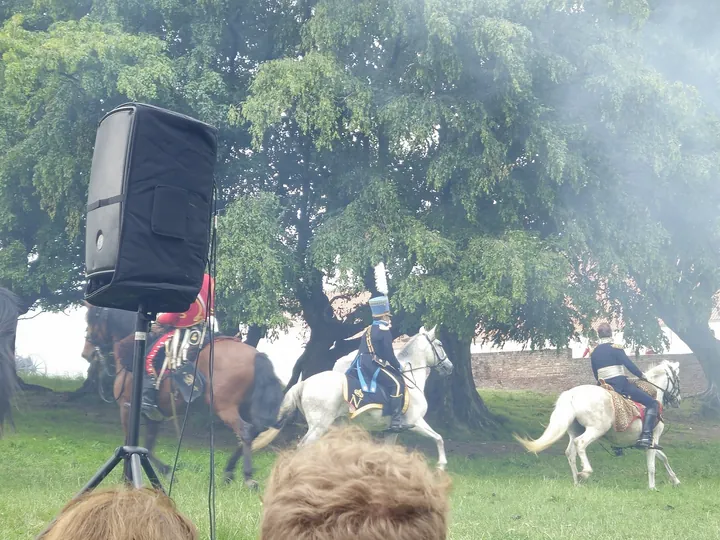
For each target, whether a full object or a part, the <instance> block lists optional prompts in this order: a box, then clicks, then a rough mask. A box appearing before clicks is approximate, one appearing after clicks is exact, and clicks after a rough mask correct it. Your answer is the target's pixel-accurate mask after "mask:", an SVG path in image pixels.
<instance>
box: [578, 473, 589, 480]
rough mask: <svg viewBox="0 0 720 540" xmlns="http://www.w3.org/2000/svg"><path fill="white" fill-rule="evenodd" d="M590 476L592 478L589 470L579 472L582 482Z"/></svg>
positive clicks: (579, 478)
mask: <svg viewBox="0 0 720 540" xmlns="http://www.w3.org/2000/svg"><path fill="white" fill-rule="evenodd" d="M588 478H590V473H589V472H584V471H583V472H580V473H578V480H579V481H580V482H584V481H586V480H587V479H588Z"/></svg>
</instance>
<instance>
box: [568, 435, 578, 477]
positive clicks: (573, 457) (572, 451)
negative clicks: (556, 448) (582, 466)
mask: <svg viewBox="0 0 720 540" xmlns="http://www.w3.org/2000/svg"><path fill="white" fill-rule="evenodd" d="M568 436H569V438H570V442H568V445H567V448H566V449H565V457H567V460H568V463H569V464H570V472H572V477H573V484H575V485H576V486H577V484H578V470H577V448H576V447H575V436H574V435H573V434H572V433H570V431H568Z"/></svg>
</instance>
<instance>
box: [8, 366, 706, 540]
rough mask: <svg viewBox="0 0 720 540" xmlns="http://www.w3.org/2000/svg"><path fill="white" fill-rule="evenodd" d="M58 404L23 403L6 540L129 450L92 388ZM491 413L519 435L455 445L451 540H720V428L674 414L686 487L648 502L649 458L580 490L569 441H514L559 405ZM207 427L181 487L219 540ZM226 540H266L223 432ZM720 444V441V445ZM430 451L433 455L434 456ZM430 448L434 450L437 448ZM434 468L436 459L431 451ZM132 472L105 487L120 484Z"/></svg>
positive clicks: (601, 468) (197, 425) (11, 447)
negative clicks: (541, 450)
mask: <svg viewBox="0 0 720 540" xmlns="http://www.w3.org/2000/svg"><path fill="white" fill-rule="evenodd" d="M28 382H32V383H35V384H40V385H44V386H49V387H52V388H54V389H56V390H58V392H57V393H51V392H46V393H42V392H37V393H36V392H32V393H26V394H24V395H23V396H22V397H21V399H20V400H19V402H18V407H19V410H18V411H16V414H15V421H16V424H17V432H16V433H13V432H12V431H9V432H8V433H7V435H6V436H5V438H3V439H2V440H0V539H3V540H16V539H17V540H19V539H28V538H33V537H34V535H36V534H37V533H38V532H40V531H41V530H42V529H43V527H44V526H45V524H46V523H47V522H48V521H49V520H50V519H52V517H53V516H54V515H55V513H56V512H57V511H58V510H59V509H60V508H61V507H62V506H63V504H64V503H65V502H66V501H67V500H68V499H69V498H70V497H72V495H73V494H74V493H75V492H76V491H77V490H78V489H79V488H80V487H81V486H82V485H83V484H84V483H85V482H86V481H87V480H88V479H89V478H90V476H91V475H92V474H93V473H94V472H95V471H96V470H97V468H98V467H99V466H100V465H101V464H102V463H103V462H104V461H105V460H106V459H107V458H108V457H109V456H110V455H111V453H112V452H113V450H114V448H115V447H116V446H117V445H118V443H119V442H120V441H121V438H122V437H121V432H120V427H119V423H118V417H117V407H116V406H115V405H114V404H109V405H108V404H100V405H98V404H96V403H94V402H93V403H87V402H83V401H68V400H67V398H66V396H67V394H62V393H60V392H67V391H70V390H72V389H73V388H76V387H77V386H78V385H79V384H80V383H81V381H78V380H55V379H44V378H34V379H32V380H30V381H28ZM483 397H484V398H485V399H486V401H487V402H488V405H489V406H490V408H491V410H493V411H494V412H496V413H499V414H502V415H504V416H506V417H507V418H508V421H507V423H506V426H507V427H508V432H507V433H493V434H492V436H488V437H481V438H479V439H477V440H467V437H465V438H464V440H463V441H462V442H459V441H454V440H453V438H452V437H446V442H447V446H448V449H449V450H450V453H449V468H448V470H449V472H450V474H451V475H452V478H453V494H452V509H453V510H452V524H451V530H450V531H451V534H450V538H452V539H455V540H461V539H462V540H464V539H517V540H525V539H527V540H539V539H571V538H572V539H582V538H592V539H594V540H602V539H621V538H622V539H624V538H627V539H631V538H633V539H634V538H656V539H665V538H673V540H681V539H688V540H690V539H692V540H698V539H705V538H707V539H717V538H720V476H719V475H718V472H717V470H716V467H717V463H718V458H719V457H720V435H718V434H720V426H718V425H717V424H707V423H703V422H701V421H700V420H699V419H698V418H697V416H696V415H695V413H694V411H693V409H692V407H691V405H689V404H685V405H684V406H683V408H682V409H680V410H679V411H678V410H675V411H671V412H670V413H668V414H666V417H667V419H668V422H669V428H668V429H669V432H668V433H667V434H666V436H665V437H664V438H663V441H662V442H663V444H664V446H665V449H666V453H667V454H668V456H669V459H670V463H671V465H672V466H673V468H674V469H675V472H676V473H677V475H678V476H679V478H680V480H681V482H682V485H681V486H680V487H678V488H672V487H671V486H670V484H669V483H668V481H667V477H666V475H665V470H664V468H663V467H662V466H661V465H660V464H659V463H658V470H657V478H658V488H659V491H657V492H650V491H648V490H647V475H646V470H645V456H644V454H643V453H640V452H636V451H631V452H628V453H627V455H626V456H625V457H622V458H616V457H613V456H610V455H609V454H608V453H607V452H606V451H605V450H603V449H602V448H601V447H600V446H598V445H594V446H592V447H591V449H590V451H589V456H590V460H591V462H592V464H593V468H594V470H595V474H594V475H593V477H592V478H591V479H590V481H589V482H588V483H587V484H586V485H583V486H581V487H579V488H576V487H574V486H573V485H572V482H571V478H570V471H569V469H568V465H567V461H566V459H565V456H564V455H563V454H562V450H563V449H564V444H565V442H564V441H562V442H560V443H558V444H557V445H556V447H553V448H552V449H550V450H549V451H548V453H547V454H541V455H540V456H538V457H535V456H532V455H527V454H525V453H524V452H521V449H520V448H519V447H518V445H516V444H515V443H514V442H511V441H512V438H511V435H510V431H512V430H517V431H520V432H523V433H529V434H530V435H532V436H538V435H539V434H540V433H541V432H542V429H543V424H545V423H546V422H547V419H548V416H549V413H550V410H551V408H552V404H553V401H554V399H553V397H552V396H541V395H533V394H530V393H524V392H523V393H511V392H483ZM206 424H207V416H206V412H205V410H204V409H203V408H198V409H197V410H194V411H193V417H192V421H191V422H190V434H189V436H188V438H187V439H186V441H185V442H184V443H183V449H182V453H181V457H180V466H179V470H178V472H177V485H176V486H175V487H174V489H173V493H172V495H173V498H175V500H176V502H177V504H178V506H179V508H180V509H181V510H182V511H183V512H184V513H186V514H187V515H188V516H190V517H191V519H193V520H194V522H195V523H196V524H197V525H198V527H199V529H200V530H201V537H202V538H208V511H207V498H208V473H209V452H208V450H207V427H206ZM217 431H218V439H219V440H218V450H217V452H216V461H217V466H216V468H217V470H216V474H217V479H218V487H217V495H216V501H217V533H218V535H217V536H218V538H219V539H220V540H230V539H237V540H241V539H254V538H257V536H258V521H259V516H260V511H261V501H260V495H258V494H253V493H249V492H248V491H246V490H245V489H244V488H243V486H242V485H241V483H236V484H234V485H230V486H226V485H224V484H222V482H221V481H220V480H221V473H222V468H223V467H224V465H225V462H226V460H227V458H228V456H229V453H230V451H231V449H232V441H233V437H232V436H231V435H229V434H228V430H227V429H226V428H225V427H224V426H222V425H220V424H218V428H217ZM163 435H164V436H163V437H162V438H161V445H160V448H159V452H158V454H159V456H160V457H161V458H163V459H164V460H165V461H167V462H171V461H172V459H173V456H174V451H175V438H176V437H175V432H174V429H173V427H172V425H171V424H169V425H168V426H167V428H166V429H164V432H163ZM716 437H717V439H716ZM423 448H425V446H423ZM428 448H429V447H428ZM428 453H429V457H430V459H431V460H432V461H433V462H434V460H435V457H436V456H435V453H434V450H432V451H429V452H428ZM273 459H274V456H273V454H271V453H261V454H260V455H258V456H256V477H257V478H258V480H259V481H260V483H261V486H262V483H263V480H264V479H265V478H266V477H267V475H268V474H269V471H270V468H271V466H272V463H273ZM120 474H121V473H120V468H119V467H118V469H117V471H116V473H115V474H114V475H113V476H112V477H111V478H109V479H107V480H106V481H105V484H104V485H111V484H112V482H115V481H120Z"/></svg>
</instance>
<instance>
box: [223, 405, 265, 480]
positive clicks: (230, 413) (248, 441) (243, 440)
mask: <svg viewBox="0 0 720 540" xmlns="http://www.w3.org/2000/svg"><path fill="white" fill-rule="evenodd" d="M216 412H217V415H218V417H219V418H220V419H221V420H222V421H223V422H225V424H226V425H227V426H228V427H229V428H230V429H232V430H233V433H235V437H237V440H238V448H237V449H236V450H235V452H234V453H233V455H232V456H230V459H229V460H228V463H227V465H226V466H225V482H226V483H230V482H232V481H233V480H234V479H235V467H236V466H237V462H238V461H239V460H240V456H242V458H243V476H244V477H245V485H246V486H247V487H248V488H250V489H252V490H255V489H257V488H258V483H257V482H256V481H255V480H253V479H252V472H253V471H252V441H253V426H252V424H249V423H247V422H245V421H244V420H243V419H242V418H241V417H240V411H238V410H237V408H235V407H234V406H229V407H225V408H223V409H222V410H218V411H216Z"/></svg>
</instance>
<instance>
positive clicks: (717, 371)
mask: <svg viewBox="0 0 720 540" xmlns="http://www.w3.org/2000/svg"><path fill="white" fill-rule="evenodd" d="M671 328H672V330H673V332H675V333H676V334H677V335H678V337H679V338H680V339H682V340H683V341H684V342H685V344H686V345H687V346H688V347H690V349H691V350H692V352H693V354H694V355H695V358H697V360H698V362H699V363H700V365H701V366H702V368H703V372H704V373H705V379H706V380H707V383H708V386H707V389H706V390H705V392H703V393H702V394H701V395H700V396H699V397H700V399H701V400H702V407H701V411H702V413H703V414H704V415H706V416H711V417H717V416H720V341H718V340H717V339H716V338H715V336H714V335H713V333H712V330H710V327H709V326H708V325H707V323H706V324H698V325H697V326H693V327H690V328H673V327H671ZM680 378H681V380H682V374H681V377H680Z"/></svg>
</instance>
